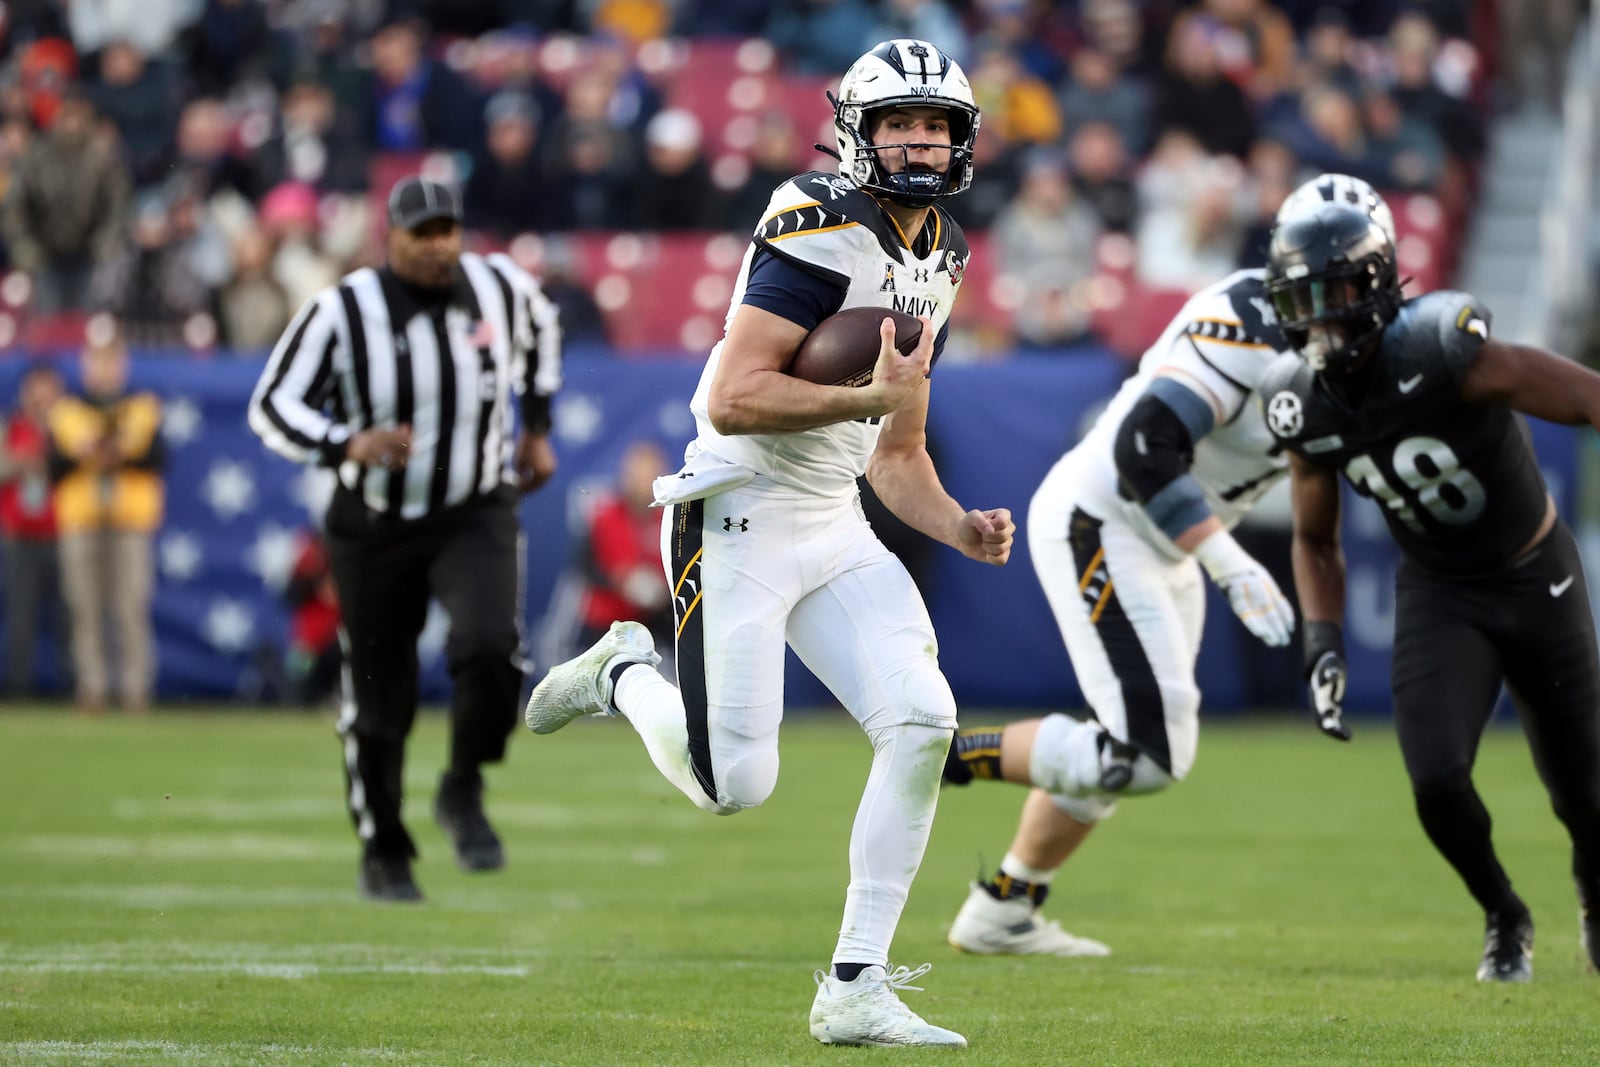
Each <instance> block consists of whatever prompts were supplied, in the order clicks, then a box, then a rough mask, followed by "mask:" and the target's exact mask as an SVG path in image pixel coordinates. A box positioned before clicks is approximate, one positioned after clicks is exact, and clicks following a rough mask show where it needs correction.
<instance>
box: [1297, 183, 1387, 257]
mask: <svg viewBox="0 0 1600 1067" xmlns="http://www.w3.org/2000/svg"><path fill="white" fill-rule="evenodd" d="M1335 203H1337V204H1350V205H1352V206H1354V207H1358V208H1360V209H1361V210H1362V211H1365V212H1366V213H1367V218H1369V219H1371V220H1372V221H1373V222H1376V223H1377V224H1378V225H1379V227H1381V228H1382V230H1383V232H1384V233H1386V234H1388V235H1389V243H1390V244H1391V245H1392V244H1394V243H1395V234H1394V212H1392V211H1390V210H1389V205H1388V204H1387V203H1385V202H1384V199H1383V197H1381V196H1379V195H1378V190H1376V189H1374V188H1373V187H1372V186H1370V185H1368V184H1367V183H1366V182H1364V181H1362V180H1361V179H1360V178H1355V177H1351V176H1350V175H1348V174H1319V175H1317V176H1316V177H1315V178H1312V179H1311V180H1310V181H1308V182H1306V183H1305V184H1303V185H1301V186H1300V188H1298V189H1296V190H1295V191H1294V192H1292V193H1290V194H1289V195H1288V196H1287V197H1286V198H1284V201H1283V204H1282V205H1281V206H1280V207H1279V208H1278V217H1277V218H1276V219H1274V220H1273V223H1272V225H1273V227H1274V228H1276V227H1278V226H1281V225H1283V224H1284V223H1285V222H1287V221H1288V220H1289V219H1291V218H1294V217H1295V216H1297V215H1303V214H1305V213H1306V212H1307V211H1309V210H1311V209H1312V208H1315V207H1319V206H1321V205H1323V204H1335Z"/></svg>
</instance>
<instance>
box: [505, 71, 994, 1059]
mask: <svg viewBox="0 0 1600 1067" xmlns="http://www.w3.org/2000/svg"><path fill="white" fill-rule="evenodd" d="M834 110H835V126H836V128H837V143H838V150H839V156H840V174H823V173H816V172H812V173H808V174H802V175H800V176H798V177H796V178H793V179H790V180H789V181H786V182H784V183H783V184H782V185H781V186H779V187H778V189H777V191H776V192H775V193H774V194H773V197H772V202H771V204H770V206H769V207H768V209H767V212H766V215H765V217H764V218H763V219H762V221H761V223H760V225H759V226H758V227H757V230H756V233H755V235H754V237H753V239H752V241H751V244H750V248H749V251H748V252H747V253H746V255H745V259H744V265H743V267H742V268H741V269H740V272H739V281H738V284H737V285H736V287H735V291H734V296H733V303H732V307H731V308H730V310H729V314H728V321H727V330H726V334H725V336H724V337H723V339H722V341H721V342H720V343H719V344H718V345H717V346H716V348H714V349H713V350H712V352H711V356H710V359H709V360H708V361H707V363H706V368H705V372H704V373H703V374H702V376H701V379H700V384H699V388H698V389H697V390H696V391H695V394H694V399H693V401H692V403H691V407H692V410H693V412H694V415H695V419H696V422H697V425H698V430H699V433H698V436H697V437H696V438H695V440H694V441H693V442H692V443H691V444H690V445H689V448H688V450H687V452H686V454H685V463H684V466H683V468H682V470H680V471H679V472H678V473H677V474H675V475H671V476H668V477H666V478H662V479H660V480H659V481H658V482H657V483H656V491H657V501H656V502H657V503H658V504H662V505H665V506H666V507H668V509H669V510H668V512H667V514H666V516H665V521H664V523H663V536H662V556H663V559H664V562H665V565H666V571H667V579H668V581H669V583H670V584H671V586H672V590H673V594H674V597H675V604H676V623H677V669H678V685H677V687H674V686H672V685H671V684H669V683H668V682H667V681H666V680H665V679H663V678H662V677H661V675H660V674H659V673H658V672H657V671H656V670H655V669H654V666H653V665H654V663H655V661H656V657H655V655H654V653H653V651H652V648H653V641H652V639H651V637H650V634H649V633H648V632H647V631H646V630H645V629H644V627H642V626H640V625H639V624H637V623H631V622H619V623H616V624H614V625H613V626H612V628H611V632H610V633H609V634H608V635H607V636H606V637H605V638H603V639H602V640H601V641H599V642H598V643H597V644H596V645H595V646H594V647H593V648H591V649H590V650H589V651H587V652H585V653H584V654H582V655H580V656H578V657H577V658H576V659H573V660H570V661H568V662H567V663H565V664H562V665H560V666H557V667H555V668H553V669H552V670H551V671H550V673H549V675H548V676H547V677H546V678H545V680H544V681H543V682H541V683H540V684H539V686H538V687H537V688H536V689H535V690H534V692H533V696H532V697H531V698H530V700H529V703H528V712H527V718H528V725H529V727H530V728H532V729H533V730H534V731H535V732H538V733H548V732H550V731H552V730H556V729H559V728H560V727H562V726H564V725H566V723H568V722H570V721H572V720H573V719H575V718H577V717H578V716H580V715H583V714H588V713H597V712H607V713H610V712H614V713H618V714H621V715H623V716H625V717H626V718H627V719H628V721H629V722H630V723H632V724H633V726H634V728H635V729H636V730H637V731H638V733H639V735H640V737H641V738H642V739H643V741H644V743H645V747H646V748H647V749H648V751H649V753H650V756H651V758H652V759H653V760H654V761H655V764H656V766H657V768H659V769H660V770H661V772H662V774H664V775H665V776H666V777H667V779H668V780H669V781H671V782H672V784H674V785H675V786H677V787H678V788H679V789H680V790H682V791H683V793H684V794H685V795H687V796H688V797H689V799H690V800H692V801H694V803H695V804H696V805H698V806H699V807H701V808H704V809H705V810H706V811H709V812H713V813H715V814H718V815H729V814H732V813H734V812H737V811H742V810H744V809H745V808H751V807H755V806H756V805H758V804H760V803H762V802H763V801H765V800H766V799H767V797H768V796H770V795H771V794H772V790H773V787H774V786H775V785H776V784H777V781H778V725H779V722H780V721H781V719H782V718H783V656H784V645H785V642H786V641H787V643H788V645H789V646H790V647H792V648H793V649H794V650H795V652H796V653H797V654H798V655H799V657H800V659H801V661H802V662H803V663H805V665H806V666H807V667H808V668H809V669H810V670H811V671H812V672H813V673H814V674H816V676H817V677H818V678H820V679H821V680H822V681H823V682H824V683H826V684H827V686H828V688H829V689H830V690H832V692H833V694H834V695H835V696H836V697H838V699H839V702H840V703H841V704H843V705H844V707H845V708H846V709H847V710H848V711H849V712H850V714H851V715H852V716H854V717H855V719H856V720H857V721H858V722H860V723H861V725H862V727H863V728H864V729H865V730H866V733H867V736H868V737H869V738H870V739H871V742H872V747H873V760H872V771H871V773H870V775H869V776H868V779H867V784H866V791H865V794H864V795H863V797H862V799H861V804H860V807H859V809H858V810H857V814H856V820H855V825H854V828H853V830H852V832H851V837H850V886H849V889H848V891H847V894H846V898H845V913H844V923H843V926H842V928H841V931H840V935H839V940H838V945H837V947H836V948H835V950H834V953H833V967H832V970H831V973H826V974H825V973H824V972H822V971H818V972H817V974H816V979H817V994H816V999H815V1001H814V1003H813V1005H812V1009H811V1019H810V1025H811V1033H812V1035H813V1036H815V1037H816V1038H817V1039H818V1040H820V1041H823V1042H827V1043H835V1044H874V1045H965V1044H966V1040H965V1038H963V1037H962V1036H961V1035H960V1034H958V1033H955V1032H953V1031H950V1030H946V1029H943V1028H941V1027H937V1026H933V1025H931V1024H929V1023H927V1022H925V1021H924V1020H923V1019H921V1018H920V1017H919V1016H917V1015H916V1014H915V1013H914V1012H912V1011H911V1010H910V1009H909V1008H907V1007H906V1006H905V1005H904V1004H903V1003H902V1002H901V1001H900V999H899V997H898V996H897V995H896V993H895V990H896V989H898V988H907V987H908V983H909V982H910V981H911V980H912V979H914V978H916V977H917V976H918V975H920V974H921V973H922V971H923V970H924V969H926V968H925V966H924V968H922V969H918V970H915V971H913V970H910V969H908V968H905V967H899V968H896V969H894V970H893V971H891V970H890V969H889V965H888V960H889V945H890V942H891V940H892V939H893V936H894V931H895V927H896V925H897V924H898V922H899V919H900V913H901V911H902V909H903V908H904V906H905V902H906V896H907V893H908V892H909V890H910V888H911V882H912V879H913V878H914V876H915V874H916V871H917V868H918V866H919V865H920V864H921V862H922V855H923V852H924V850H925V848H926V846H927V841H928V834H929V831H930V829H931V827H932V823H933V815H934V808H935V804H936V802H937V799H938V794H939V777H940V771H941V767H942V766H943V763H944V760H945V754H946V751H947V750H948V748H949V745H950V738H951V735H952V733H953V731H954V729H955V726H956V706H955V699H954V698H953V696H952V695H951V692H950V687H949V685H948V683H947V682H946V681H945V678H944V675H943V674H942V673H941V672H940V670H939V664H938V655H937V644H936V642H935V639H934V634H933V627H932V624H931V623H930V622H929V619H928V612H927V609H926V608H925V607H924V606H923V602H922V598H921V596H920V594H919V593H918V591H917V588H916V586H915V585H914V584H913V582H912V580H911V577H910V575H909V574H908V573H907V572H906V569H905V567H904V566H903V565H902V564H901V563H900V561H899V560H898V559H897V558H896V557H895V556H894V555H892V554H891V553H890V552H889V551H888V550H887V549H885V548H884V546H883V545H882V544H881V543H880V542H879V541H878V539H877V537H876V536H874V534H873V532H872V529H871V527H870V526H868V524H867V522H866V520H865V518H863V516H862V513H861V507H860V502H859V498H858V492H857V483H856V479H857V478H858V477H859V476H860V475H861V474H863V473H865V474H866V476H867V478H868V480H869V481H870V482H871V484H872V487H873V489H874V490H875V491H876V492H877V494H878V496H879V498H880V499H881V500H882V501H883V502H884V503H885V504H886V505H887V506H888V507H889V508H890V509H891V510H892V511H893V512H894V513H895V514H896V515H897V516H899V517H900V518H901V519H902V520H904V521H905V522H906V523H907V524H908V525H910V526H912V527H914V528H916V529H918V530H921V531H922V532H923V533H925V534H927V535H928V536H929V537H932V538H934V539H936V540H938V541H942V542H944V543H945V544H947V545H949V546H950V547H952V548H954V549H956V550H958V551H960V552H962V553H964V554H965V555H967V556H969V557H971V558H973V559H975V560H978V561H979V562H983V563H990V564H1003V563H1005V562H1006V559H1007V558H1008V556H1009V555H1010V551H1011V541H1012V536H1013V533H1014V528H1013V525H1012V522H1011V514H1010V512H1009V511H1006V510H1005V509H995V510H989V511H978V510H970V511H969V510H966V509H964V508H963V507H962V506H961V505H960V504H958V503H956V501H955V500H954V499H952V498H951V497H950V495H949V494H948V493H947V492H945V490H944V489H943V487H942V486H941V485H940V483H939V479H938V476H937V475H936V473H935V472H934V468H933V464H932V462H931V461H930V460H929V458H928V453H927V450H926V447H925V429H926V421H927V410H928V388H929V387H928V381H929V370H930V367H931V366H932V363H933V361H934V360H936V359H937V358H938V356H939V353H940V351H941V349H942V347H943V345H944V340H945V336H946V327H947V321H948V319H949V315H950V309H951V307H952V305H953V304H954V302H955V298H956V293H957V291H958V289H959V288H960V285H961V276H962V273H963V272H964V271H965V269H966V266H967V254H968V253H967V244H966V239H965V238H964V237H963V236H962V233H961V228H960V227H959V226H958V225H956V223H955V222H954V220H952V219H951V217H950V216H949V214H948V213H947V212H946V211H945V210H944V208H943V207H941V206H939V204H938V200H939V199H940V198H941V197H944V196H947V195H950V194H952V193H958V192H960V191H961V190H963V189H965V188H966V187H967V185H968V184H969V183H970V182H971V180H972V146H973V141H974V138H975V137H976V134H977V129H978V108H977V106H976V105H975V104H974V103H973V99H972V91H971V88H970V87H969V86H968V84H967V79H966V76H965V75H964V74H963V73H962V72H961V69H960V67H958V66H957V65H956V64H955V63H954V62H952V61H951V60H950V58H949V57H948V56H946V55H945V54H944V53H942V52H940V51H939V49H938V48H936V47H934V46H933V45H931V44H928V43H926V42H924V41H913V40H894V41H886V42H884V43H883V44H880V45H878V46H877V47H876V48H874V49H872V51H870V52H868V53H867V54H866V55H864V56H862V57H861V58H860V59H859V60H858V61H857V62H856V63H855V64H854V65H853V66H852V67H851V68H850V70H849V71H848V72H847V73H846V74H845V76H844V79H843V81H842V83H841V85H840V89H839V99H838V100H837V101H836V102H835V109H834ZM862 306H866V307H883V308H896V309H899V310H902V311H906V312H909V313H911V314H914V315H917V316H919V317H920V318H921V319H922V320H923V330H922V340H921V342H920V343H919V345H918V347H917V349H916V351H915V352H914V353H912V354H911V355H910V356H902V355H900V354H899V353H897V352H896V351H895V349H894V343H893V342H894V331H893V325H892V323H891V322H890V320H888V319H887V318H886V319H885V323H884V326H883V328H882V331H881V349H880V353H879V357H878V362H877V366H876V368H875V371H874V374H873V379H872V382H871V383H870V384H868V385H866V386H863V387H861V388H846V387H836V386H822V385H813V384H811V383H809V382H805V381H802V380H800V379H798V378H794V377H791V376H789V375H787V374H784V373H783V367H784V366H785V365H786V364H787V363H788V361H789V360H790V358H791V357H792V356H793V354H794V352H795V350H796V349H797V348H798V347H799V345H800V342H801V341H802V340H803V339H804V338H805V336H806V334H807V333H808V332H809V331H810V330H811V329H812V328H813V327H815V326H816V325H817V324H818V323H819V322H821V321H822V320H823V319H824V318H826V317H827V316H829V315H831V314H833V313H834V312H836V311H839V310H841V309H844V308H851V307H862Z"/></svg>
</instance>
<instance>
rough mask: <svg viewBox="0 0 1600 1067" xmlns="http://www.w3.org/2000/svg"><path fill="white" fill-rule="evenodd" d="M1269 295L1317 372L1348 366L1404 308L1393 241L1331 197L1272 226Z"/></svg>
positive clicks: (1294, 342)
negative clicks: (1401, 308) (1402, 306)
mask: <svg viewBox="0 0 1600 1067" xmlns="http://www.w3.org/2000/svg"><path fill="white" fill-rule="evenodd" d="M1267 295H1268V296H1269V297H1270V298H1271V299H1272V305H1273V309H1274V310H1275V311H1276V312H1277V315H1278V325H1279V326H1280V327H1282V329H1283V332H1284V335H1285V336H1286V337H1287V338H1288V339H1289V343H1290V344H1291V345H1293V346H1294V347H1295V350H1296V351H1298V352H1299V353H1300V355H1301V356H1302V357H1303V358H1304V359H1305V361H1306V362H1307V363H1309V364H1310V365H1311V367H1312V369H1313V370H1317V371H1324V370H1338V371H1344V370H1350V369H1353V368H1354V367H1355V366H1357V365H1358V364H1360V363H1361V362H1362V361H1363V359H1364V358H1365V356H1366V355H1367V354H1368V351H1369V347H1370V345H1371V342H1373V341H1375V340H1376V339H1377V338H1378V336H1379V335H1380V334H1381V333H1382V332H1383V330H1384V328H1385V327H1387V326H1388V325H1389V323H1391V322H1393V321H1394V318H1395V316H1396V315H1397V314H1399V312H1400V305H1401V303H1402V302H1403V301H1404V297H1403V296H1402V295H1401V292H1400V279H1399V274H1398V271H1397V269H1396V266H1395V251H1394V245H1393V243H1391V242H1390V240H1389V235H1388V234H1387V233H1385V232H1384V230H1383V227H1382V226H1380V225H1379V224H1378V223H1376V222H1374V221H1373V220H1372V219H1371V218H1370V217H1369V216H1368V214H1367V213H1366V211H1364V210H1362V209H1360V208H1357V207H1353V206H1351V205H1348V204H1344V203H1338V202H1334V203H1326V204H1322V205H1320V206H1317V207H1315V208H1312V209H1311V210H1309V211H1306V212H1303V213H1300V214H1297V215H1295V216H1294V217H1293V218H1290V219H1286V220H1284V221H1283V222H1281V223H1279V225H1278V226H1277V227H1276V228H1275V229H1274V230H1273V233H1272V247H1271V250H1270V252H1269V255H1268V263H1267Z"/></svg>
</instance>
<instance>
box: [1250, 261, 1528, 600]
mask: <svg viewBox="0 0 1600 1067" xmlns="http://www.w3.org/2000/svg"><path fill="white" fill-rule="evenodd" d="M1488 336H1489V314H1488V312H1487V311H1485V310H1483V309H1482V308H1481V307H1480V306H1479V305H1478V304H1477V303H1476V302H1475V301H1474V300H1473V298H1472V297H1471V296H1468V295H1467V294H1465V293H1458V292H1436V293H1429V294H1427V295H1425V296H1421V297H1418V298H1416V299H1414V300H1409V301H1407V302H1406V304H1405V306H1404V307H1402V308H1401V309H1400V314H1399V315H1398V316H1397V317H1396V318H1395V320H1394V322H1392V323H1390V324H1389V326H1388V328H1387V329H1386V330H1384V333H1383V337H1382V340H1381V341H1380V343H1379V346H1378V351H1377V353H1376V354H1375V355H1374V356H1373V357H1372V358H1371V359H1369V360H1368V361H1367V363H1366V364H1365V365H1364V366H1362V367H1361V368H1359V369H1358V370H1356V371H1354V372H1353V373H1352V374H1351V375H1349V376H1347V377H1346V376H1330V375H1327V374H1322V375H1319V374H1316V373H1314V372H1313V371H1312V370H1311V368H1310V367H1308V366H1307V365H1306V363H1305V361H1304V360H1301V359H1299V358H1298V357H1295V356H1288V357H1284V358H1282V359H1280V360H1279V361H1278V362H1276V363H1274V364H1273V365H1272V366H1271V367H1270V368H1269V369H1268V371H1267V374H1266V377H1265V378H1264V379H1263V380H1262V383H1261V400H1262V403H1263V404H1265V405H1266V416H1267V426H1268V428H1269V429H1270V430H1271V431H1272V433H1273V436H1274V437H1276V438H1277V439H1278V441H1280V442H1281V443H1282V444H1283V445H1284V447H1286V448H1288V449H1289V450H1291V451H1293V452H1294V453H1295V454H1296V455H1299V456H1301V457H1302V458H1304V459H1305V460H1306V461H1307V462H1309V463H1312V464H1315V465H1317V466H1319V467H1327V468H1331V469H1333V470H1338V471H1342V472H1343V473H1344V476H1345V478H1346V479H1347V480H1348V481H1349V482H1350V485H1351V487H1352V488H1354V489H1355V491H1356V492H1358V493H1360V494H1361V495H1363V496H1367V497H1371V498H1373V499H1374V500H1376V501H1377V503H1378V504H1379V505H1380V506H1381V510H1382V512H1383V517H1384V520H1385V522H1387V523H1388V525H1389V530H1390V532H1391V533H1392V534H1393V535H1394V539H1395V541H1396V542H1397V543H1398V544H1399V546H1400V550H1401V551H1402V552H1403V553H1404V554H1405V556H1406V558H1408V559H1409V560H1411V561H1413V562H1414V563H1416V564H1417V565H1418V566H1420V567H1422V568H1423V569H1425V570H1428V571H1433V572H1435V573H1439V574H1447V575H1457V576H1469V575H1477V574H1489V573H1493V572H1494V571H1497V570H1500V569H1502V568H1504V567H1505V566H1506V565H1508V564H1509V563H1511V562H1512V560H1513V558H1514V557H1515V555H1516V553H1517V551H1518V550H1519V549H1521V548H1523V547H1524V546H1526V545H1527V544H1528V542H1529V541H1531V540H1532V539H1533V537H1534V535H1535V534H1536V533H1538V530H1539V526H1540V524H1541V522H1542V521H1543V519H1544V514H1545V496H1546V490H1545V484H1544V478H1543V476H1542V475H1541V474H1540V473H1539V464H1538V460H1537V459H1536V458H1535V456H1534V452H1533V445H1532V441H1531V438H1530V437H1529V434H1528V427H1527V424H1526V423H1525V422H1524V421H1523V420H1522V418H1521V417H1520V416H1519V415H1517V413H1516V412H1514V411H1512V410H1511V409H1510V408H1509V407H1508V406H1507V405H1505V404H1494V403H1490V404H1474V403H1468V402H1467V401H1464V400H1462V399H1461V382H1462V379H1463V377H1464V376H1465V374H1466V371H1467V368H1468V367H1469V366H1471V364H1472V360H1473V358H1474V357H1475V356H1476V355H1477V352H1478V348H1479V347H1480V346H1481V345H1482V344H1483V342H1484V341H1485V340H1487V339H1488Z"/></svg>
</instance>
